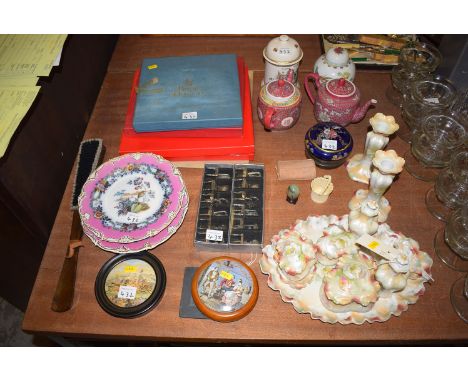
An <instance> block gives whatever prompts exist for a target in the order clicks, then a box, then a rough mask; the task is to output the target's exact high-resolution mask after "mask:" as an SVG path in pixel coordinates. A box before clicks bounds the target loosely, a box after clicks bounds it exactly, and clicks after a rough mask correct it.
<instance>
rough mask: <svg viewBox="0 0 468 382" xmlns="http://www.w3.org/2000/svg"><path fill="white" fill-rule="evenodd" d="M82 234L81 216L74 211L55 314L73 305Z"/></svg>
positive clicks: (53, 301) (56, 298)
mask: <svg viewBox="0 0 468 382" xmlns="http://www.w3.org/2000/svg"><path fill="white" fill-rule="evenodd" d="M82 234H83V229H82V227H81V222H80V215H79V213H78V211H76V210H75V211H73V222H72V229H71V234H70V242H69V246H68V250H67V255H66V256H65V260H64V261H63V266H62V271H61V272H60V278H59V281H58V283H57V287H56V289H55V295H54V299H53V300H52V310H53V311H54V312H65V311H67V310H69V309H70V308H71V307H72V305H73V298H74V296H75V280H76V269H77V265H78V252H79V247H80V246H81V236H82Z"/></svg>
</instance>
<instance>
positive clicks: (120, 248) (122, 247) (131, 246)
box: [83, 192, 189, 253]
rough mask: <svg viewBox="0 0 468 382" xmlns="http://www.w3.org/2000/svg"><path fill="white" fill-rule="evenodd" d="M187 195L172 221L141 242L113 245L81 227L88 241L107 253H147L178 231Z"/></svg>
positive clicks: (186, 205) (183, 215) (184, 211)
mask: <svg viewBox="0 0 468 382" xmlns="http://www.w3.org/2000/svg"><path fill="white" fill-rule="evenodd" d="M188 203H189V199H188V195H187V193H186V192H185V195H184V199H183V202H182V204H183V205H182V208H181V210H180V211H179V213H178V214H177V215H176V217H175V218H174V220H172V222H171V223H170V224H169V225H168V226H167V227H166V228H164V229H163V230H162V231H160V232H159V233H158V234H156V235H154V236H151V237H148V238H145V239H143V240H139V241H134V242H131V243H115V242H109V241H105V240H101V239H99V238H97V237H96V236H95V235H94V234H93V233H92V232H91V231H90V230H88V228H86V227H83V232H84V233H85V234H86V235H87V236H88V237H89V238H90V240H91V241H92V242H93V243H94V244H95V245H96V246H98V247H99V248H101V249H103V250H105V251H109V252H114V253H136V252H141V251H149V250H150V249H153V248H155V247H157V246H158V245H160V244H162V243H164V242H165V241H167V240H168V239H169V238H170V237H171V236H172V235H173V234H174V233H176V231H177V230H178V229H179V227H180V226H181V225H182V222H183V221H184V218H185V214H186V213H187V210H188Z"/></svg>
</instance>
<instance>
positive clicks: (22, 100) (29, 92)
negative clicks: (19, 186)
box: [0, 86, 41, 158]
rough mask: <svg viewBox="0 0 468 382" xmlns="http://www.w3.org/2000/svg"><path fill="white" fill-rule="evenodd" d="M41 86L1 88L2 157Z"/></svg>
mask: <svg viewBox="0 0 468 382" xmlns="http://www.w3.org/2000/svg"><path fill="white" fill-rule="evenodd" d="M40 88H41V87H40V86H31V87H18V86H11V87H3V88H0V158H1V157H2V156H3V154H5V151H6V149H7V147H8V143H9V142H10V139H11V137H12V136H13V134H14V132H15V130H16V128H17V127H18V125H19V123H20V122H21V120H22V119H23V118H24V116H25V115H26V113H27V112H28V110H29V108H30V107H31V105H32V103H33V102H34V99H35V98H36V96H37V93H38V92H39V89H40Z"/></svg>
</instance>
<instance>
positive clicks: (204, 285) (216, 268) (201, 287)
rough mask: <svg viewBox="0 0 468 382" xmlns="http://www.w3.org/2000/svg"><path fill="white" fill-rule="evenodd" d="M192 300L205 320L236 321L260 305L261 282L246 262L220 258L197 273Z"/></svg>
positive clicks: (206, 264) (193, 284)
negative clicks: (259, 285) (259, 283)
mask: <svg viewBox="0 0 468 382" xmlns="http://www.w3.org/2000/svg"><path fill="white" fill-rule="evenodd" d="M192 297H193V301H194V302H195V305H196V306H197V308H198V309H199V310H200V311H201V312H202V313H203V314H204V315H205V316H207V317H209V318H211V319H213V320H215V321H222V322H229V321H236V320H239V319H241V318H242V317H244V316H246V315H247V314H248V313H249V312H250V311H251V310H252V309H253V307H254V306H255V304H256V302H257V298H258V283H257V278H256V277H255V274H254V273H253V271H252V270H251V269H250V268H249V267H248V266H247V264H245V263H243V262H242V261H240V260H237V259H235V258H232V257H228V256H222V257H217V258H214V259H211V260H208V261H206V262H205V263H203V264H202V265H201V266H200V267H199V268H198V269H197V271H196V272H195V275H194V276H193V279H192Z"/></svg>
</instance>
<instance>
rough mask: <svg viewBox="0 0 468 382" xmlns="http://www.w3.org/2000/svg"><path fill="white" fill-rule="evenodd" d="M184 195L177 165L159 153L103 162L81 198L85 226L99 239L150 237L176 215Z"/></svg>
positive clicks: (115, 240) (127, 240)
mask: <svg viewBox="0 0 468 382" xmlns="http://www.w3.org/2000/svg"><path fill="white" fill-rule="evenodd" d="M184 195H185V185H184V182H183V179H182V176H181V174H180V172H179V170H178V169H177V168H176V167H174V166H173V165H172V163H171V162H169V161H167V160H165V159H164V158H162V157H161V156H159V155H155V154H150V153H135V154H127V155H123V156H120V157H117V158H114V159H111V160H110V161H108V162H106V163H104V164H103V165H102V166H100V167H99V168H98V169H97V170H96V171H95V172H93V173H92V174H91V175H90V176H89V178H88V180H87V181H86V183H85V184H84V186H83V190H82V192H81V195H80V197H79V199H78V211H79V213H80V217H81V222H82V225H83V227H84V228H85V229H86V230H87V231H88V232H91V233H92V234H93V235H94V236H95V237H96V238H97V239H99V240H103V241H107V242H111V243H132V242H136V241H141V240H144V239H147V238H151V237H153V236H155V235H157V234H158V233H159V232H161V231H162V230H164V229H165V228H166V227H167V226H168V225H169V224H170V223H171V222H172V221H173V220H174V218H175V217H176V216H177V214H178V213H179V211H180V209H181V207H182V205H183V199H184Z"/></svg>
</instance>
